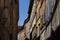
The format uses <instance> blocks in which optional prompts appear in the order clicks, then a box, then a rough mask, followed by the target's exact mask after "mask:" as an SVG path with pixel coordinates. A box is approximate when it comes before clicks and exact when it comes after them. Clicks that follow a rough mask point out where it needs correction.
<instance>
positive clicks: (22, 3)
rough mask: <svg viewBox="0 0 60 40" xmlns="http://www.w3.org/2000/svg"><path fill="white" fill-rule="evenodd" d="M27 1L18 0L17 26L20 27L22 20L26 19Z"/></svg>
mask: <svg viewBox="0 0 60 40" xmlns="http://www.w3.org/2000/svg"><path fill="white" fill-rule="evenodd" d="M28 8H29V0H19V21H18V25H19V26H22V25H23V23H24V20H25V19H26V18H27V17H28Z"/></svg>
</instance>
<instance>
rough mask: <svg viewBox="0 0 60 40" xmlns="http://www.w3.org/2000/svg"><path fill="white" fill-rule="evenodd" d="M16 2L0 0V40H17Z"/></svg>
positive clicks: (17, 12)
mask: <svg viewBox="0 0 60 40" xmlns="http://www.w3.org/2000/svg"><path fill="white" fill-rule="evenodd" d="M18 10H19V7H18V0H0V40H17V30H18V19H19V11H18Z"/></svg>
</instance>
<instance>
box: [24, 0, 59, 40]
mask: <svg viewBox="0 0 60 40" xmlns="http://www.w3.org/2000/svg"><path fill="white" fill-rule="evenodd" d="M59 7H60V0H33V1H32V0H30V6H29V10H28V14H29V16H28V18H27V19H26V20H25V24H24V27H25V35H26V39H29V40H60V34H59V33H60V18H59V17H60V8H59ZM54 37H55V38H54Z"/></svg>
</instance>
